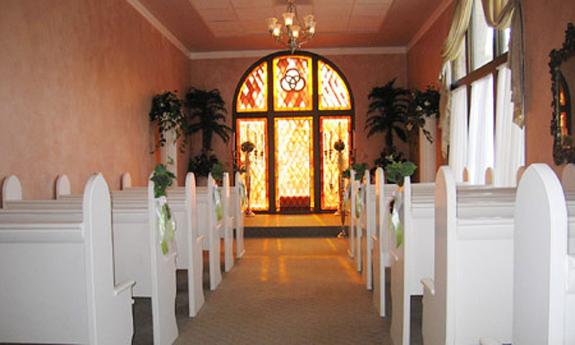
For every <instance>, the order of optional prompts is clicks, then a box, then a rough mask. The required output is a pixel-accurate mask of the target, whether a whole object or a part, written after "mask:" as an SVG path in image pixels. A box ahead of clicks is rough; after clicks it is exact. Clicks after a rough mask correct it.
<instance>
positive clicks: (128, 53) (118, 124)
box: [0, 0, 189, 198]
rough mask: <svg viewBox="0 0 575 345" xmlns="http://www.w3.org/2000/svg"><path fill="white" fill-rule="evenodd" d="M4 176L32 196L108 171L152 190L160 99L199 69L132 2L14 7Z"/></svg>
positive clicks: (37, 2) (15, 3)
mask: <svg viewBox="0 0 575 345" xmlns="http://www.w3.org/2000/svg"><path fill="white" fill-rule="evenodd" d="M0 42H2V43H1V46H2V54H0V75H1V76H2V77H1V78H2V79H1V80H2V81H1V82H0V157H2V163H0V178H2V177H4V176H6V175H9V174H16V175H18V176H19V177H20V178H21V179H22V182H23V186H24V195H25V197H26V198H46V197H51V196H52V194H53V181H54V179H55V177H56V175H57V174H60V173H66V174H68V175H69V177H70V178H71V181H72V188H73V192H81V191H82V188H83V185H84V183H85V181H86V179H87V178H88V176H89V175H90V174H91V173H93V172H95V171H101V172H103V173H104V175H105V177H106V179H107V181H108V183H109V184H110V186H111V187H112V188H114V189H115V188H118V187H119V176H120V174H121V173H122V172H123V171H130V172H131V173H132V174H133V178H134V182H135V183H137V184H141V183H144V182H145V180H146V178H147V175H148V174H149V172H150V169H151V167H152V166H153V160H154V157H153V156H152V155H151V154H150V148H151V147H152V146H153V145H152V141H151V139H150V138H151V137H152V135H151V129H150V124H149V121H148V111H149V107H150V100H151V97H152V96H153V95H154V94H156V93H159V92H161V91H162V90H164V89H169V90H173V89H180V90H182V89H183V88H184V87H185V86H186V85H187V84H188V79H189V78H188V75H189V62H188V60H187V58H186V57H185V56H184V55H183V54H182V53H181V52H180V51H179V50H177V49H176V48H174V47H173V46H172V45H171V44H170V43H169V42H168V41H167V40H165V39H164V38H163V37H162V36H161V34H160V33H158V32H157V31H156V29H154V28H153V27H152V26H151V25H150V24H149V23H148V22H147V21H146V20H145V19H144V18H143V17H142V16H141V15H140V14H139V13H138V12H136V11H135V10H134V9H133V8H132V7H131V6H130V5H129V4H128V3H127V2H126V1H124V0H98V1H77V0H60V1H53V0H11V1H3V2H2V11H0Z"/></svg>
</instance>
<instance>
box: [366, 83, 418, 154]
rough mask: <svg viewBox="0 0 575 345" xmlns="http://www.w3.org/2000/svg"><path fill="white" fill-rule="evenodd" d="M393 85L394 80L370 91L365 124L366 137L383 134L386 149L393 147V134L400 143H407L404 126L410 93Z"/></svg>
mask: <svg viewBox="0 0 575 345" xmlns="http://www.w3.org/2000/svg"><path fill="white" fill-rule="evenodd" d="M394 84H395V79H393V80H391V81H390V82H388V83H387V84H385V85H384V86H378V87H374V88H373V89H372V90H371V92H370V94H369V100H370V103H369V109H368V112H367V115H368V118H367V121H366V123H365V129H366V130H367V131H368V132H367V136H368V137H370V136H372V135H374V134H376V133H385V144H386V146H387V148H393V147H394V145H393V133H395V134H396V135H397V136H398V137H399V139H401V140H402V141H404V142H405V141H407V134H406V133H405V130H404V125H405V121H406V118H407V113H408V111H409V104H410V95H411V92H410V91H409V90H408V89H404V88H401V87H395V86H394Z"/></svg>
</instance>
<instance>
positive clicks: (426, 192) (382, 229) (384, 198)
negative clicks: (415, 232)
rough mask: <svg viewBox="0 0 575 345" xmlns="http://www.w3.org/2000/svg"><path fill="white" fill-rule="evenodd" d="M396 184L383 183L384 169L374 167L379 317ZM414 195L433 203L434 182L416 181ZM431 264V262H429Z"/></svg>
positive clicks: (375, 296)
mask: <svg viewBox="0 0 575 345" xmlns="http://www.w3.org/2000/svg"><path fill="white" fill-rule="evenodd" d="M396 189H397V185H395V184H385V179H384V171H383V169H382V168H377V169H376V178H375V190H376V193H375V194H376V197H375V199H376V204H375V205H376V206H375V214H376V217H375V218H376V230H375V232H374V235H373V236H372V237H373V253H374V254H373V290H374V294H373V299H374V303H375V305H376V309H377V310H378V313H379V315H380V316H381V317H385V316H386V315H385V298H386V293H385V286H386V285H385V282H386V280H385V268H386V267H390V265H391V261H390V252H391V248H392V247H391V246H392V245H393V243H394V242H393V239H392V237H393V234H392V233H391V231H390V230H389V229H388V225H389V220H388V217H389V202H390V200H391V198H392V196H393V193H394V192H395V191H396ZM412 191H413V193H414V195H415V194H416V195H418V197H419V198H420V200H424V199H426V198H427V199H429V200H430V202H432V203H433V200H434V196H435V183H417V184H413V185H412ZM431 265H432V264H431Z"/></svg>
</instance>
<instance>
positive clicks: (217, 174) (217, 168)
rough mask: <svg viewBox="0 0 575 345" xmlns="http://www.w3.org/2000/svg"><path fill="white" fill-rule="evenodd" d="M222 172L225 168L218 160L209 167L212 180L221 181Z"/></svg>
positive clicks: (222, 177)
mask: <svg viewBox="0 0 575 345" xmlns="http://www.w3.org/2000/svg"><path fill="white" fill-rule="evenodd" d="M224 172H225V168H224V165H223V164H222V163H220V162H217V163H215V164H214V165H212V169H210V173H211V174H212V177H213V178H214V180H216V181H218V182H221V181H222V180H223V179H224Z"/></svg>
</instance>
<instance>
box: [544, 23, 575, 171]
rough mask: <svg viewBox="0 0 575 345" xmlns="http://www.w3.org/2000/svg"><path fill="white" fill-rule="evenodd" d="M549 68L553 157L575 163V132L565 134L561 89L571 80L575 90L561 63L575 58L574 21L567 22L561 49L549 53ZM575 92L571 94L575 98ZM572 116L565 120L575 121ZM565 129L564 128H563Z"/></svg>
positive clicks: (574, 88)
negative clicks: (551, 97) (565, 75)
mask: <svg viewBox="0 0 575 345" xmlns="http://www.w3.org/2000/svg"><path fill="white" fill-rule="evenodd" d="M549 57H550V61H549V68H550V72H551V92H552V94H553V118H552V120H551V135H552V136H553V159H554V160H555V164H563V163H575V133H573V132H569V133H567V135H565V129H564V128H563V127H562V124H561V121H562V119H561V113H562V111H561V110H562V106H561V102H560V98H559V97H560V91H561V90H562V89H563V90H565V88H568V87H569V86H568V85H567V84H568V83H569V82H571V89H572V90H573V91H575V80H571V81H569V80H568V81H565V79H564V77H563V74H562V73H561V65H562V64H563V63H564V62H565V61H567V60H568V59H569V58H572V59H575V26H573V23H569V24H567V30H566V31H565V42H563V47H562V48H561V49H559V50H556V49H553V50H552V51H551V53H549ZM574 96H575V94H573V95H571V98H574ZM566 115H568V116H570V117H574V118H569V119H566V121H565V119H564V122H566V123H571V122H572V121H575V113H571V114H566ZM562 129H563V130H562Z"/></svg>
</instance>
